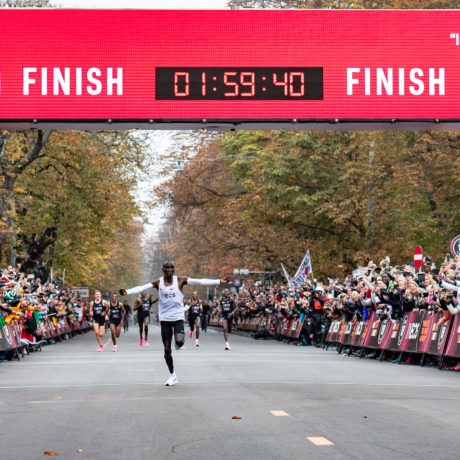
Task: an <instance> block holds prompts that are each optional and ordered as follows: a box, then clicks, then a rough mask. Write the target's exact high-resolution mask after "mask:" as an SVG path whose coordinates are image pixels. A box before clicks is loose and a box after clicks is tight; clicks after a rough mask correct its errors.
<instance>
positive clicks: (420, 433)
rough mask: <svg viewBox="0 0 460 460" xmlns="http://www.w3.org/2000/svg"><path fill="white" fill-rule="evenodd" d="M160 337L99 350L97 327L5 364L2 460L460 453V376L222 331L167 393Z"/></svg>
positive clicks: (178, 359)
mask: <svg viewBox="0 0 460 460" xmlns="http://www.w3.org/2000/svg"><path fill="white" fill-rule="evenodd" d="M108 339H109V336H108V335H106V337H105V342H107V341H108ZM150 339H151V340H150V344H151V346H150V347H149V348H146V347H142V348H141V347H139V345H138V336H137V331H136V330H135V328H130V331H129V333H127V334H123V333H122V336H121V337H120V340H119V351H118V352H117V353H113V352H112V351H111V350H112V346H111V345H108V346H107V347H106V349H105V350H104V352H102V353H98V352H97V351H96V350H97V345H96V340H95V338H94V336H93V334H92V333H88V334H86V335H81V336H77V337H75V338H73V339H72V340H71V341H69V342H68V343H59V344H56V345H53V346H47V347H44V349H43V352H41V353H34V354H32V355H31V356H29V357H27V358H25V359H23V360H21V361H20V362H6V363H2V364H0V432H1V435H0V458H1V459H3V460H13V459H14V460H15V459H18V460H31V459H39V458H44V452H45V451H51V452H57V453H60V458H65V459H77V458H81V459H83V458H85V459H91V460H103V459H110V460H113V459H149V460H150V459H176V458H177V459H179V458H187V459H207V460H208V459H302V458H308V459H328V460H335V459H344V460H345V459H346V460H350V459H366V460H367V459H369V460H372V459H385V460H388V459H398V460H401V459H423V460H428V459H444V460H448V459H458V458H460V436H459V435H458V433H459V431H460V391H459V388H460V375H459V374H456V373H453V372H446V371H443V372H440V371H438V370H437V369H434V368H421V367H419V366H408V365H399V366H398V365H395V364H390V363H386V362H376V361H373V360H366V359H362V360H360V359H359V358H354V357H344V356H339V355H337V353H336V352H335V351H332V350H330V351H324V350H319V349H316V348H311V347H295V346H293V345H287V344H283V343H279V342H274V341H255V340H253V339H251V338H247V337H241V336H235V335H232V336H231V342H230V343H231V345H232V350H231V351H225V350H224V341H223V338H222V333H221V332H220V331H215V330H210V331H208V333H207V334H203V336H202V338H201V341H200V342H201V346H200V348H195V346H194V340H193V341H192V340H190V339H189V338H188V337H187V341H186V349H185V350H180V351H173V356H174V361H175V367H176V373H177V375H178V377H179V379H180V382H179V384H178V385H177V386H175V387H165V386H164V382H165V381H166V379H167V377H168V371H167V367H166V365H165V363H164V360H163V350H162V345H161V340H160V334H159V329H158V328H157V327H155V326H151V333H150ZM271 411H284V413H285V414H287V415H284V416H277V415H275V414H277V413H275V414H274V413H272V412H271ZM234 416H237V417H241V419H233V418H232V417H234ZM307 438H323V439H322V441H323V442H327V441H328V442H329V443H330V444H329V445H316V444H314V443H313V442H312V440H309V439H307ZM77 451H80V452H77Z"/></svg>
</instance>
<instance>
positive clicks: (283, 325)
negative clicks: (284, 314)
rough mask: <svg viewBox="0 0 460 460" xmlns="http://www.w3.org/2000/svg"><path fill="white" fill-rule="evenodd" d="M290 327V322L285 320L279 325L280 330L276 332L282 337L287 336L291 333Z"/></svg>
mask: <svg viewBox="0 0 460 460" xmlns="http://www.w3.org/2000/svg"><path fill="white" fill-rule="evenodd" d="M289 326H290V324H289V321H288V320H287V319H283V321H282V322H281V323H280V324H279V326H278V330H277V331H276V332H278V334H281V335H287V334H288V331H289Z"/></svg>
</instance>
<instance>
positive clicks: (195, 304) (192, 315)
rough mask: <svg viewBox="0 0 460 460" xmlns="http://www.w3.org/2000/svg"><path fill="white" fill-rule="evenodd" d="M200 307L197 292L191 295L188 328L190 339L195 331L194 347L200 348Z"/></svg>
mask: <svg viewBox="0 0 460 460" xmlns="http://www.w3.org/2000/svg"><path fill="white" fill-rule="evenodd" d="M201 311H202V307H201V302H200V299H198V292H196V291H194V292H193V293H192V302H191V305H190V309H189V311H188V325H189V326H190V334H189V336H190V338H192V337H193V331H194V330H195V339H196V340H195V346H196V347H199V346H200V315H201Z"/></svg>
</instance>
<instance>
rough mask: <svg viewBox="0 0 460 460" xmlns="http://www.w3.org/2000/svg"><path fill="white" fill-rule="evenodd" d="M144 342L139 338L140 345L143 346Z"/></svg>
mask: <svg viewBox="0 0 460 460" xmlns="http://www.w3.org/2000/svg"><path fill="white" fill-rule="evenodd" d="M142 342H143V340H142V339H139V346H140V347H142Z"/></svg>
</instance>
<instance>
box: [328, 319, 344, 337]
mask: <svg viewBox="0 0 460 460" xmlns="http://www.w3.org/2000/svg"><path fill="white" fill-rule="evenodd" d="M342 324H343V321H333V322H332V323H331V327H330V328H329V330H330V331H331V334H330V339H329V337H328V340H329V341H330V342H338V340H339V333H340V330H341V328H342Z"/></svg>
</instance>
